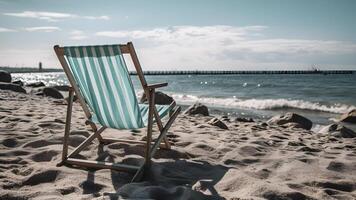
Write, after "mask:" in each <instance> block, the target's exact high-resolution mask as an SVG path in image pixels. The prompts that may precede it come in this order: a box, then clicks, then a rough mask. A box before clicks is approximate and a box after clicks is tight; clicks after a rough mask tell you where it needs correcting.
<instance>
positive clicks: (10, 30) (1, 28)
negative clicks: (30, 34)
mask: <svg viewBox="0 0 356 200" xmlns="http://www.w3.org/2000/svg"><path fill="white" fill-rule="evenodd" d="M4 32H17V31H16V30H14V29H9V28H4V27H0V33H4Z"/></svg>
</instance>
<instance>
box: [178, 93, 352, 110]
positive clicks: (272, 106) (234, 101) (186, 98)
mask: <svg viewBox="0 0 356 200" xmlns="http://www.w3.org/2000/svg"><path fill="white" fill-rule="evenodd" d="M172 96H173V98H174V99H175V100H176V101H177V102H178V103H180V104H183V105H184V104H192V103H195V102H200V103H203V104H206V105H210V106H215V107H227V108H248V109H258V110H276V109H287V108H292V109H302V110H312V111H321V112H329V113H345V112H348V111H350V110H352V109H356V107H355V106H352V105H345V104H333V105H324V104H321V103H318V102H309V101H304V100H289V99H245V100H243V99H238V98H212V97H197V96H194V95H180V94H173V95H172Z"/></svg>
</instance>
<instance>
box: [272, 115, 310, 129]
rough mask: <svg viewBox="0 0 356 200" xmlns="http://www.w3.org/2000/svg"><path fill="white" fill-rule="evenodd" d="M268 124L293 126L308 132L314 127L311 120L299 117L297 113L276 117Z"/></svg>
mask: <svg viewBox="0 0 356 200" xmlns="http://www.w3.org/2000/svg"><path fill="white" fill-rule="evenodd" d="M267 123H268V124H277V125H287V126H293V127H296V128H303V129H306V130H310V129H311V128H312V126H313V122H312V121H310V120H309V119H307V118H305V117H303V116H301V115H298V114H296V113H290V112H289V113H286V114H284V115H278V116H274V117H272V118H271V119H270V120H268V121H267ZM297 124H298V125H297Z"/></svg>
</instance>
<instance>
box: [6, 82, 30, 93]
mask: <svg viewBox="0 0 356 200" xmlns="http://www.w3.org/2000/svg"><path fill="white" fill-rule="evenodd" d="M0 90H10V91H14V92H20V93H25V94H26V90H25V89H24V88H23V87H21V86H19V85H16V84H12V83H1V82H0Z"/></svg>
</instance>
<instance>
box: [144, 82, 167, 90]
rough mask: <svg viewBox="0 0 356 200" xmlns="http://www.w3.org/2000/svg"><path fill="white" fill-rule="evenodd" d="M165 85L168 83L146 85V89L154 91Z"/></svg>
mask: <svg viewBox="0 0 356 200" xmlns="http://www.w3.org/2000/svg"><path fill="white" fill-rule="evenodd" d="M167 85H168V83H155V84H151V85H147V87H148V89H155V88H160V87H165V86H167Z"/></svg>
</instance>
